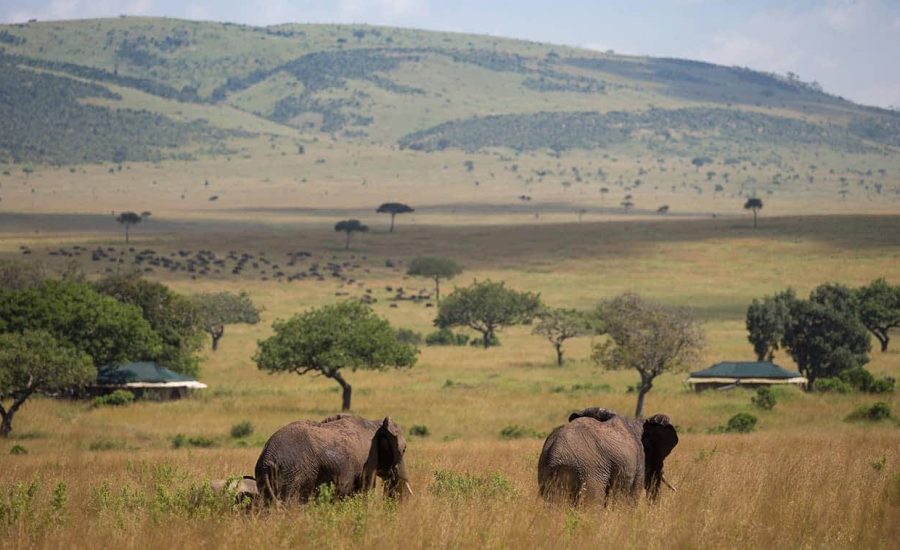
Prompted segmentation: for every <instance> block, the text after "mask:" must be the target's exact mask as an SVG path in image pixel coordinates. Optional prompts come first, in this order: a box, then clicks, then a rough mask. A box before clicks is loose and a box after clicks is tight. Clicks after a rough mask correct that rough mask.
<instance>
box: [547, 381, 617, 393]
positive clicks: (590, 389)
mask: <svg viewBox="0 0 900 550" xmlns="http://www.w3.org/2000/svg"><path fill="white" fill-rule="evenodd" d="M610 391H612V387H611V386H610V385H609V384H592V383H591V382H586V383H584V384H572V385H571V386H565V385H563V386H553V387H552V388H550V393H577V392H584V393H609V392H610Z"/></svg>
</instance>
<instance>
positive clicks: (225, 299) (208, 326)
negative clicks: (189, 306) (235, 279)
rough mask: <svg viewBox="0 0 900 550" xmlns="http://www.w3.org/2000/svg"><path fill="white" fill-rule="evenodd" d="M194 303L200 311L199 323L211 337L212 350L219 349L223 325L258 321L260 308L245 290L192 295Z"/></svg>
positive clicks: (223, 332) (249, 323) (223, 329)
mask: <svg viewBox="0 0 900 550" xmlns="http://www.w3.org/2000/svg"><path fill="white" fill-rule="evenodd" d="M194 304H196V306H197V310H198V311H199V313H200V325H201V326H202V327H203V330H204V331H206V333H207V334H209V335H210V337H211V338H212V350H213V351H216V350H217V349H219V340H221V339H222V336H223V335H224V334H225V325H234V324H238V323H244V324H248V325H255V324H256V323H258V322H259V312H260V309H259V308H258V307H256V306H255V305H254V304H253V302H252V301H251V300H250V296H248V295H247V293H246V292H241V293H240V294H234V293H232V292H211V293H207V294H197V295H196V296H194Z"/></svg>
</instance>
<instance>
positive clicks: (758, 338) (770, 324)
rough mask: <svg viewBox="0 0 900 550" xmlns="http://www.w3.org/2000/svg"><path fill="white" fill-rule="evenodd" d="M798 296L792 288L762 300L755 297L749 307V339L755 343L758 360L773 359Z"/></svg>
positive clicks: (754, 349) (754, 348)
mask: <svg viewBox="0 0 900 550" xmlns="http://www.w3.org/2000/svg"><path fill="white" fill-rule="evenodd" d="M796 299H797V297H796V296H795V295H794V291H793V290H792V289H787V290H786V291H784V292H781V293H779V294H776V295H775V296H766V297H765V298H763V299H762V301H758V300H756V299H755V298H754V300H753V302H752V303H751V304H750V307H748V308H747V339H748V340H750V343H751V344H753V351H754V352H756V359H757V361H771V360H773V359H774V358H775V352H776V351H777V350H778V348H779V347H780V346H781V339H782V337H783V336H784V327H785V325H786V324H787V322H788V321H789V320H790V315H791V313H790V304H791V302H793V301H794V300H796Z"/></svg>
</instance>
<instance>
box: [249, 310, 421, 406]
mask: <svg viewBox="0 0 900 550" xmlns="http://www.w3.org/2000/svg"><path fill="white" fill-rule="evenodd" d="M272 328H273V329H274V331H275V334H274V335H273V336H271V337H270V338H268V339H266V340H263V341H261V342H259V344H258V347H257V350H256V354H255V355H254V357H253V359H254V361H256V365H257V367H259V368H260V369H261V370H266V371H269V372H273V373H274V372H293V373H296V374H300V375H303V374H306V373H309V372H312V373H316V374H321V375H322V376H325V377H326V378H330V379H332V380H334V381H335V382H337V383H338V384H339V385H340V386H341V389H342V397H341V410H344V411H347V410H350V398H351V396H352V391H353V388H352V387H351V386H350V384H349V383H347V381H346V380H345V379H344V377H343V375H342V373H341V371H342V370H344V369H350V370H352V371H356V370H357V369H365V370H384V369H386V368H388V367H411V366H413V365H414V364H415V363H416V359H417V354H418V350H417V349H416V347H415V346H412V345H409V344H403V343H401V342H399V341H398V340H397V335H396V332H395V331H394V329H393V328H391V325H390V324H389V323H388V322H387V320H385V319H382V318H381V317H379V316H377V315H375V313H374V312H373V311H372V309H371V308H369V306H367V305H365V304H362V303H360V302H356V301H352V302H342V303H339V304H335V305H330V306H324V307H321V308H317V309H313V310H310V311H307V312H306V313H301V314H299V315H295V316H293V317H292V318H290V319H288V320H287V321H284V320H279V321H275V323H274V324H273V325H272Z"/></svg>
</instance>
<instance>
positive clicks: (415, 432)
mask: <svg viewBox="0 0 900 550" xmlns="http://www.w3.org/2000/svg"><path fill="white" fill-rule="evenodd" d="M409 435H411V436H415V437H428V436H429V435H431V432H430V431H429V430H428V426H425V425H420V424H413V425H412V426H410V428H409Z"/></svg>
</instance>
